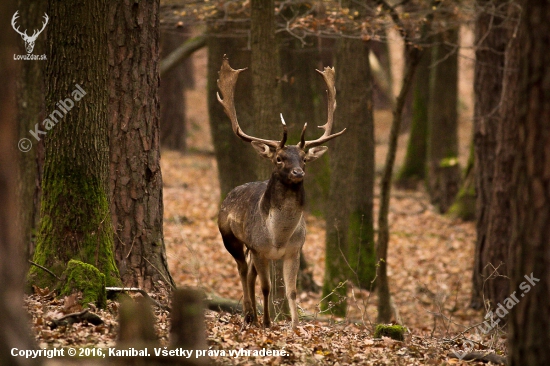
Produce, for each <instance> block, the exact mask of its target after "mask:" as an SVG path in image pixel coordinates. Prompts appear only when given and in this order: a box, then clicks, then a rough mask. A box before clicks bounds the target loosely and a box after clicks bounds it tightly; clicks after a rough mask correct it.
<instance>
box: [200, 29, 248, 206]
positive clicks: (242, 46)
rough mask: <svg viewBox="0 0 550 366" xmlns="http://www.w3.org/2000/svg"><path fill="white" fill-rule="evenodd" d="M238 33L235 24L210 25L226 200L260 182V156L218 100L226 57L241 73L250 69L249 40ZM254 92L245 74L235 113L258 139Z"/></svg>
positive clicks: (212, 112) (212, 90)
mask: <svg viewBox="0 0 550 366" xmlns="http://www.w3.org/2000/svg"><path fill="white" fill-rule="evenodd" d="M238 30H239V29H238V28H235V25H234V24H231V23H225V24H215V23H211V24H209V25H208V41H207V43H208V83H207V85H208V95H207V102H208V115H209V118H210V131H211V133H212V141H213V143H214V152H215V154H216V161H217V166H218V178H219V182H220V191H221V199H222V200H223V199H224V198H225V196H226V195H227V194H228V193H229V192H230V191H231V190H232V189H233V188H235V187H237V186H239V185H241V184H244V183H247V182H253V181H256V180H258V179H257V176H256V172H255V169H254V166H255V164H256V160H257V159H258V156H257V155H256V154H255V153H254V149H253V148H252V147H251V146H250V144H247V143H245V142H243V141H242V140H241V139H240V138H238V137H237V136H235V134H234V133H233V130H232V129H231V122H230V121H229V118H227V116H226V114H225V112H224V111H223V107H222V106H221V104H220V103H219V102H218V100H217V98H216V93H217V92H218V85H217V83H216V80H217V79H218V71H219V70H220V66H221V63H222V58H223V55H225V54H226V55H227V56H228V57H229V60H230V61H231V65H232V66H233V67H235V68H237V69H240V68H245V67H248V66H249V65H250V51H248V50H246V45H247V38H246V36H243V37H235V36H234V33H237V32H238ZM251 89H252V86H251V77H250V73H249V72H244V73H242V74H241V75H240V76H239V81H238V82H237V85H236V89H235V109H236V111H237V116H238V118H239V125H240V126H241V128H242V129H243V130H244V131H246V133H248V134H250V135H253V136H255V133H254V132H253V131H254V128H253V126H252V121H253V119H252V113H253V111H252V108H251V107H250V103H251V98H252V97H251Z"/></svg>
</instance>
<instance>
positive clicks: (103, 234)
mask: <svg viewBox="0 0 550 366" xmlns="http://www.w3.org/2000/svg"><path fill="white" fill-rule="evenodd" d="M107 10H108V7H107V2H106V1H104V0H95V1H88V2H82V3H79V4H78V6H75V4H74V3H73V2H71V1H56V2H52V3H51V4H50V7H49V9H48V16H49V17H50V22H49V24H48V45H49V46H48V49H50V50H55V54H53V55H50V57H48V61H47V67H46V76H47V78H48V80H55V82H53V81H52V82H48V83H47V94H46V110H47V111H52V113H51V114H50V115H49V116H48V117H47V119H45V120H44V121H43V122H42V123H40V124H39V125H38V127H39V130H40V131H41V132H40V136H42V138H44V139H45V147H46V159H45V162H44V180H43V184H42V192H43V193H42V209H41V223H40V233H39V236H38V240H37V245H36V250H35V253H34V261H35V262H37V263H38V264H40V265H43V266H45V267H47V268H49V269H51V270H52V271H53V272H54V273H56V274H57V275H60V274H61V272H62V271H63V270H64V269H65V266H66V264H67V263H68V261H69V260H71V259H78V260H81V261H83V262H86V263H89V264H92V265H94V266H95V267H96V268H98V269H99V270H100V271H101V272H102V273H103V274H105V277H106V283H107V284H108V285H116V284H118V281H119V280H118V270H117V268H116V264H115V261H114V255H113V229H112V225H111V216H110V211H109V181H108V179H109V127H108V109H107V103H108V90H109V84H108V75H109V65H108V45H107V21H108V16H107ZM67 39H71V40H72V41H71V42H67ZM60 55H63V57H61V56H60ZM68 60H70V61H68ZM65 111H66V112H65ZM29 274H30V275H29V280H30V283H33V284H36V285H38V286H40V287H46V286H51V285H52V279H51V277H50V276H45V275H44V273H43V272H42V270H41V269H37V268H36V267H32V268H31V269H30V272H29Z"/></svg>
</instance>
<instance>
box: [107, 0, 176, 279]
mask: <svg viewBox="0 0 550 366" xmlns="http://www.w3.org/2000/svg"><path fill="white" fill-rule="evenodd" d="M109 37H110V47H109V49H110V51H109V59H110V60H111V67H110V74H111V75H112V77H111V78H110V84H109V90H110V91H111V94H110V100H109V115H110V116H111V139H110V147H111V149H110V159H111V180H110V189H111V197H112V202H111V216H112V220H113V227H114V229H115V254H116V260H117V265H118V267H119V270H120V274H121V278H122V281H123V283H124V284H125V285H127V286H137V287H142V288H146V289H151V288H154V287H155V286H156V285H157V283H158V282H159V281H162V282H164V284H165V285H169V286H173V285H174V281H173V279H172V277H171V275H170V272H169V271H168V264H167V261H166V249H165V245H164V234H163V230H162V221H163V220H162V219H163V217H162V215H163V204H162V175H161V171H160V146H159V135H160V126H159V121H160V116H159V97H158V95H159V94H158V88H159V1H158V0H153V1H141V2H139V3H130V1H129V0H119V1H113V2H111V3H110V8H109ZM144 44H145V45H147V47H144V46H143V45H144ZM130 55H131V56H130Z"/></svg>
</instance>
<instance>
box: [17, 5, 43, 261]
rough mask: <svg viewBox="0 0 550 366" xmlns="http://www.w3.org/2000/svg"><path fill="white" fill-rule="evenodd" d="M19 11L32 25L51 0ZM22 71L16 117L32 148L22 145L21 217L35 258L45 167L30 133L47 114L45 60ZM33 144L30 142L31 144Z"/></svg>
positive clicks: (39, 50)
mask: <svg viewBox="0 0 550 366" xmlns="http://www.w3.org/2000/svg"><path fill="white" fill-rule="evenodd" d="M19 3H20V4H19V13H20V14H21V17H20V18H19V19H18V21H21V27H22V29H32V28H33V27H36V25H40V24H41V22H42V21H43V20H44V19H43V16H44V13H45V12H46V9H47V5H48V3H47V2H45V1H40V0H37V1H30V2H26V3H25V4H22V1H21V0H20V1H19ZM47 29H48V27H46V29H45V30H44V32H42V33H41V34H40V37H39V38H38V40H37V42H36V43H35V46H34V51H33V53H35V54H37V55H43V54H45V53H46V37H47ZM23 45H24V43H23V42H20V47H19V49H18V54H22V53H25V51H24V47H23ZM20 66H21V75H20V77H19V78H18V83H17V112H18V116H17V119H18V121H19V137H20V138H22V139H29V140H30V143H31V144H32V147H31V148H30V150H29V151H26V149H24V148H23V146H22V147H21V148H20V151H21V153H20V155H19V156H20V160H19V182H18V186H19V189H18V191H19V200H20V201H19V202H20V203H19V207H20V209H19V213H20V216H19V221H20V229H21V236H22V237H23V245H24V246H25V251H26V257H27V258H29V259H30V258H32V256H33V254H34V247H35V245H36V231H37V228H38V223H39V219H40V196H41V187H40V185H41V182H42V170H43V168H44V140H43V139H41V140H40V141H37V140H36V139H34V138H33V137H32V135H31V134H30V133H29V130H33V129H34V125H35V124H36V123H37V122H39V121H43V120H44V118H45V117H46V116H45V113H46V112H45V106H44V95H45V94H46V91H45V90H46V85H45V83H44V71H45V68H46V63H45V62H44V61H27V62H21V64H20ZM29 146H31V145H29Z"/></svg>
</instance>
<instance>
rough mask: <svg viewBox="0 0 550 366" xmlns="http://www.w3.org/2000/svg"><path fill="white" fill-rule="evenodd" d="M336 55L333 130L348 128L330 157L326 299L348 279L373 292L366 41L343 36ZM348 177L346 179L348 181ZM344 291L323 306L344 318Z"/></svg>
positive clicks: (371, 143)
mask: <svg viewBox="0 0 550 366" xmlns="http://www.w3.org/2000/svg"><path fill="white" fill-rule="evenodd" d="M336 44H337V49H336V55H335V66H334V67H335V70H336V90H337V93H338V109H337V110H336V113H335V126H334V127H333V130H334V131H338V130H341V129H343V128H344V127H345V128H347V131H346V133H345V134H344V135H342V136H340V137H338V139H336V140H335V142H334V144H333V146H334V148H333V149H331V151H332V152H331V153H330V165H331V169H330V170H331V185H330V194H329V201H328V206H327V214H326V231H327V235H326V260H325V281H324V284H323V297H325V296H328V295H329V294H330V293H331V292H333V290H335V289H336V288H337V287H338V285H339V283H341V282H344V281H345V280H348V279H349V280H350V281H351V282H353V283H355V284H356V285H357V286H359V287H361V288H367V289H368V288H371V287H372V283H371V281H372V280H373V279H374V276H375V260H376V259H375V253H374V238H373V237H374V234H373V227H372V225H373V218H372V200H373V187H374V179H373V178H374V176H375V175H374V123H373V116H372V104H373V102H372V87H373V85H372V76H371V73H370V67H369V48H368V46H367V44H366V43H365V42H363V41H362V40H356V39H348V38H342V39H340V40H338V41H337V43H336ZM344 177H345V178H344ZM346 289H347V286H341V287H339V288H338V290H337V291H336V292H334V294H333V295H331V296H328V297H327V298H326V302H325V303H324V304H322V307H323V308H324V309H326V308H328V307H330V304H329V302H332V303H334V304H337V305H335V306H334V308H333V309H332V312H333V313H335V314H338V315H345V312H346V307H347V304H346V301H345V297H346Z"/></svg>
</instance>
